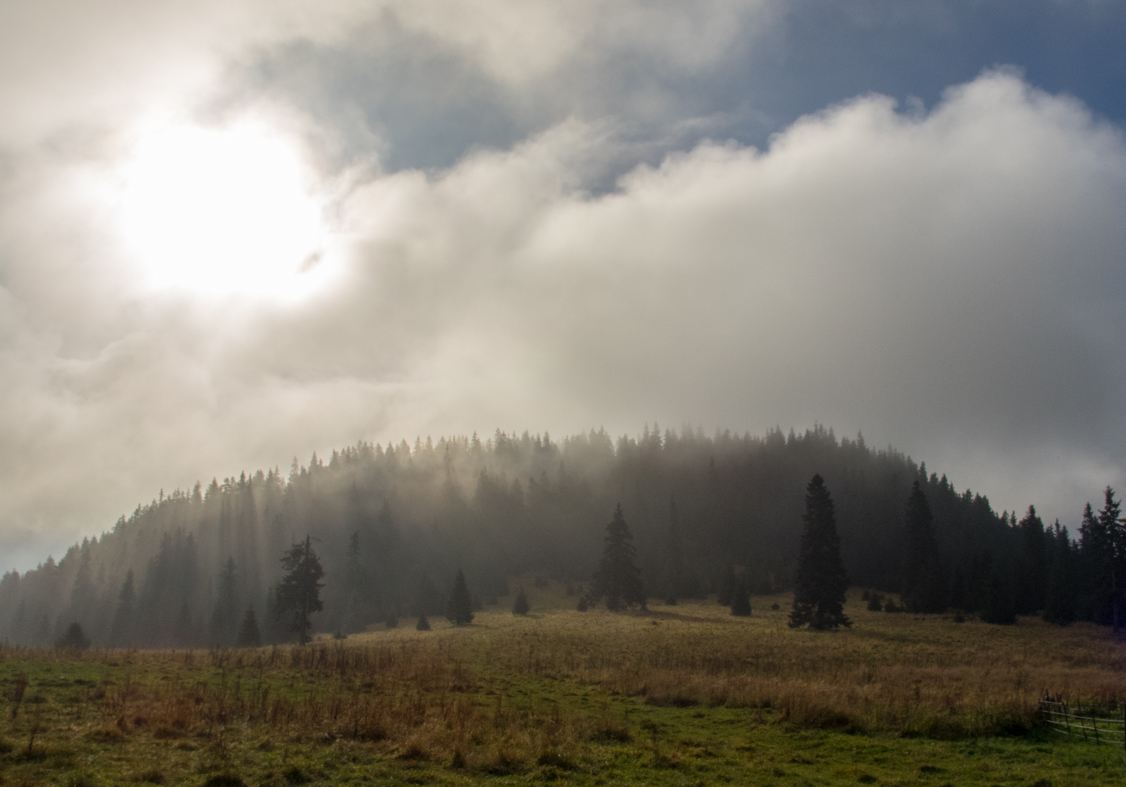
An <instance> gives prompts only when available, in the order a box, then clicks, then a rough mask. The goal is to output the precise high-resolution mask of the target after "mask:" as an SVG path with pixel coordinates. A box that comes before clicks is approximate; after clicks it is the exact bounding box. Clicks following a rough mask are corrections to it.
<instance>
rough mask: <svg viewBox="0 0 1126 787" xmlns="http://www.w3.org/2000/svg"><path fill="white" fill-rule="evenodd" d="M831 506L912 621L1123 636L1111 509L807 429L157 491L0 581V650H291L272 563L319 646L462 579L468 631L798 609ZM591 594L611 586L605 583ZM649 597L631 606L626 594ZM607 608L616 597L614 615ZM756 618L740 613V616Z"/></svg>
mask: <svg viewBox="0 0 1126 787" xmlns="http://www.w3.org/2000/svg"><path fill="white" fill-rule="evenodd" d="M815 474H816V475H819V476H820V477H821V478H822V483H823V484H824V486H825V489H826V490H831V498H832V502H833V505H834V509H833V510H834V521H835V525H836V530H837V533H838V536H839V550H840V555H841V561H842V566H843V570H844V571H845V573H846V575H847V577H848V579H849V581H850V582H851V583H852V584H854V585H858V586H862V587H865V588H870V589H872V591H873V592H880V593H888V594H899V595H900V597H901V599H902V603H903V605H905V606H906V607H908V608H910V609H912V610H914V611H919V612H928V611H939V610H944V609H958V610H964V611H965V612H967V613H976V614H978V615H980V616H981V617H982V618H983V619H986V620H990V621H992V622H997V623H1004V622H1008V621H1011V620H1012V619H1014V617H1015V616H1016V615H1018V614H1031V613H1036V612H1041V613H1042V614H1043V615H1044V616H1045V617H1046V618H1048V619H1050V620H1052V621H1053V622H1057V623H1067V622H1070V621H1072V620H1092V621H1095V622H1097V623H1100V624H1104V625H1121V624H1122V623H1123V621H1124V618H1126V604H1124V603H1123V593H1124V592H1126V536H1124V528H1123V523H1122V519H1121V516H1120V511H1119V508H1118V503H1117V501H1116V499H1115V498H1114V493H1113V491H1112V490H1110V489H1108V490H1106V492H1105V494H1104V504H1103V507H1102V509H1101V510H1100V511H1099V512H1097V513H1096V512H1095V511H1094V510H1093V509H1092V508H1091V507H1090V506H1088V508H1087V510H1086V511H1085V512H1084V513H1083V514H1082V517H1081V519H1080V521H1079V526H1078V534H1079V536H1078V538H1077V539H1072V538H1071V536H1070V534H1069V531H1068V529H1067V528H1066V527H1063V526H1061V525H1060V523H1058V522H1056V523H1054V524H1053V525H1051V526H1045V525H1044V523H1043V522H1042V521H1041V520H1040V518H1039V517H1038V515H1037V514H1036V512H1035V509H1034V508H1032V507H1030V508H1029V509H1028V511H1027V513H1026V514H1025V515H1024V516H1023V517H1022V518H1020V519H1019V520H1018V519H1017V516H1016V515H1015V514H1014V513H1010V512H1007V511H1006V512H1001V513H996V512H994V511H993V509H992V507H991V506H990V503H989V500H988V499H987V498H986V497H984V496H983V495H981V494H975V493H973V492H971V491H970V490H964V491H962V492H959V491H957V490H956V488H955V486H954V484H952V483H951V482H950V481H949V480H948V479H947V478H946V476H941V477H940V476H938V475H936V474H934V473H928V472H927V469H926V466H925V464H916V463H915V462H914V461H913V460H912V459H911V458H910V457H907V456H905V455H903V454H901V453H899V452H897V451H895V450H894V449H892V448H890V447H889V448H887V449H873V448H870V447H869V446H867V445H866V443H865V442H864V439H863V437H862V436H860V435H858V436H857V437H856V438H843V439H838V438H837V437H836V436H835V435H834V434H833V431H832V430H831V429H826V428H824V427H821V426H816V427H814V428H812V429H809V430H807V431H805V432H804V433H800V434H798V433H795V432H793V431H791V432H789V433H788V434H784V433H783V432H782V431H781V430H772V431H770V432H768V433H767V434H766V435H764V436H761V437H755V436H751V435H748V434H743V435H736V434H731V433H729V432H719V433H716V434H714V435H710V436H709V435H705V434H703V433H701V432H700V431H698V430H693V429H691V428H685V429H683V430H680V431H675V430H666V431H661V430H659V429H657V428H648V427H647V428H646V429H645V430H644V432H643V433H642V434H641V435H640V436H637V437H621V438H619V439H617V440H616V441H615V440H613V439H612V438H611V437H610V436H609V435H608V434H606V433H605V432H604V431H602V430H599V431H591V432H589V433H586V434H580V435H575V436H572V437H567V438H565V439H563V440H560V441H555V440H553V439H552V438H551V437H550V436H549V435H546V434H544V435H529V434H528V433H524V434H523V435H520V436H517V435H510V434H507V433H505V432H502V431H499V430H498V431H497V432H496V433H495V434H494V435H493V436H492V437H491V438H489V439H487V440H481V439H479V438H478V437H477V436H476V435H473V436H471V437H451V438H442V439H440V440H438V441H436V442H435V441H432V440H429V439H427V440H425V441H423V440H416V441H415V443H414V445H413V446H412V445H409V444H407V443H406V442H405V441H404V442H401V443H399V444H397V445H387V446H381V445H372V444H368V443H359V444H357V445H356V446H352V447H349V448H346V449H344V450H340V451H333V452H332V454H331V455H330V456H329V457H328V458H327V460H325V459H321V458H318V457H317V456H316V455H314V456H313V458H312V459H311V460H310V461H309V462H308V463H307V464H306V465H304V466H302V465H300V464H299V463H298V462H297V461H296V460H295V461H294V463H293V466H292V468H291V469H290V471H289V473H288V474H285V473H282V472H280V471H279V470H278V469H277V468H274V469H271V470H266V471H262V470H260V471H258V472H256V473H254V474H252V475H246V474H245V473H243V474H241V475H239V476H238V477H229V478H225V479H224V480H223V481H222V482H219V481H218V480H213V481H212V482H211V483H210V484H208V485H207V486H203V485H201V484H197V485H196V486H195V487H194V488H193V489H191V490H178V491H175V492H173V493H172V494H170V495H165V494H164V493H163V492H161V494H160V495H159V496H158V497H157V498H156V499H154V500H153V501H152V502H151V503H149V504H147V505H142V506H138V507H137V508H136V509H135V510H134V511H133V512H132V513H131V514H130V515H129V516H123V517H121V519H119V520H118V522H117V523H116V524H115V525H114V527H113V528H112V529H111V530H109V531H107V532H105V533H103V534H101V535H100V536H97V537H94V538H88V539H84V540H83V541H82V542H81V543H79V544H75V545H74V546H73V547H71V548H70V549H69V550H68V551H67V552H66V554H65V555H64V556H63V557H62V558H61V559H59V560H58V561H55V560H54V559H53V558H48V559H47V560H46V561H44V562H43V563H42V564H40V565H39V566H38V567H37V568H35V569H32V570H30V571H28V572H26V573H24V574H22V575H21V574H19V573H18V572H14V571H13V572H9V573H7V574H5V575H4V576H3V578H2V579H0V639H4V640H7V641H8V642H12V643H20V644H28V645H50V644H52V643H54V642H57V641H60V639H61V638H62V637H64V635H65V634H66V633H67V631H68V630H69V628H70V626H71V624H73V623H78V624H80V626H81V628H82V631H83V632H84V634H85V635H86V636H88V638H89V640H90V641H91V642H92V643H93V644H95V645H111V646H125V645H136V646H144V647H195V646H207V645H221V646H228V645H234V644H236V643H238V642H239V641H240V638H246V637H252V636H253V635H254V633H255V631H256V632H257V637H258V638H259V639H261V640H262V641H264V642H277V641H289V640H294V639H298V638H300V637H301V636H302V634H301V633H300V632H296V631H294V629H293V626H292V621H291V620H290V619H289V617H288V616H289V614H290V613H289V612H286V613H285V614H281V613H279V610H282V609H289V608H290V607H289V605H290V604H291V602H292V599H291V594H290V591H291V589H288V588H287V587H286V586H285V585H284V583H283V579H284V578H285V577H286V576H287V575H288V574H289V573H290V572H291V570H292V568H287V567H286V565H285V564H283V562H282V558H283V557H285V556H287V555H291V552H292V550H294V549H295V548H297V547H298V546H306V547H308V548H309V549H310V550H315V552H316V554H317V555H318V562H319V565H320V566H321V569H322V571H323V576H322V578H321V580H318V581H323V586H322V588H321V590H320V591H319V594H318V595H319V598H318V601H319V604H320V608H319V609H317V610H310V611H309V614H308V619H309V626H310V630H313V629H315V630H318V631H327V632H334V633H335V632H339V633H349V632H354V631H360V630H363V629H365V628H367V627H370V626H372V625H392V624H394V625H398V621H399V620H400V619H414V620H416V622H418V623H421V621H422V619H424V618H426V617H427V616H435V615H444V614H446V613H447V611H448V602H449V599H450V596H451V593H452V592H453V590H454V589H455V584H456V583H457V579H456V578H457V576H458V573H459V571H460V572H461V576H462V580H461V581H462V582H463V583H464V586H465V596H466V597H467V598H468V599H469V604H470V606H471V608H472V609H480V608H482V607H483V606H486V605H490V604H495V603H497V602H498V600H499V598H500V597H506V596H509V595H510V588H509V581H510V580H509V578H510V577H513V576H517V575H524V576H527V575H533V574H534V575H539V576H544V577H552V578H555V579H558V580H560V581H563V582H567V583H572V584H574V585H576V586H578V585H586V586H588V592H586V593H585V594H584V595H583V596H582V599H581V601H580V603H588V604H592V603H594V602H595V601H596V600H597V601H599V602H600V603H608V604H609V603H616V602H614V599H615V598H617V599H618V601H619V602H622V601H623V600H624V603H633V600H634V599H636V598H637V596H638V595H639V594H643V595H644V596H645V597H646V598H648V599H654V600H657V601H660V602H664V603H675V602H676V601H677V600H678V599H684V598H702V597H704V596H706V595H709V594H717V595H718V596H719V597H720V599H721V600H723V601H724V602H725V603H730V600H731V599H732V598H734V597H735V596H738V597H739V599H738V600H739V602H740V604H739V606H740V608H741V609H742V608H743V607H744V605H743V600H742V597H743V596H744V595H746V596H748V597H749V596H750V595H753V594H762V593H775V592H780V591H783V590H790V589H795V590H796V589H798V588H799V587H800V586H801V583H802V581H803V580H802V577H801V573H800V570H799V558H800V554H801V551H802V536H801V534H802V531H803V527H804V525H803V516H804V515H807V514H808V511H807V510H806V509H807V499H806V498H807V496H808V493H809V490H808V484H809V480H810V478H811V477H812V476H814V475H815ZM612 512H613V513H614V516H613V517H611V524H613V522H615V521H618V520H619V518H620V519H621V521H622V522H623V523H624V522H626V521H628V522H629V526H628V530H629V534H630V538H629V539H628V543H626V540H624V539H623V540H621V542H620V543H618V544H617V545H616V546H615V549H617V550H618V552H623V551H625V552H629V553H630V556H631V559H632V560H633V561H634V565H635V567H636V569H637V573H636V577H634V578H633V579H629V581H628V582H627V583H626V585H624V586H621V587H614V586H611V585H607V584H605V582H603V581H602V580H601V579H599V577H600V576H603V575H604V572H603V573H602V574H600V571H601V568H602V563H603V562H604V561H605V560H606V555H605V553H604V547H605V546H606V543H605V540H606V537H607V532H606V525H607V518H608V517H609V515H610V514H611V513H612ZM603 578H604V577H603ZM638 586H640V587H641V588H642V589H641V590H640V591H638V590H637V587H638ZM615 594H616V595H615ZM746 608H747V609H748V610H749V602H748V604H747V605H746Z"/></svg>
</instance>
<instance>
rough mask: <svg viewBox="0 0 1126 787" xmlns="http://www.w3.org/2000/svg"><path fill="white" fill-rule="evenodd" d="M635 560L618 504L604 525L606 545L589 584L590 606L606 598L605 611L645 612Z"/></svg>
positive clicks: (643, 592) (639, 574) (629, 535)
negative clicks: (632, 609) (636, 608)
mask: <svg viewBox="0 0 1126 787" xmlns="http://www.w3.org/2000/svg"><path fill="white" fill-rule="evenodd" d="M636 559H637V550H636V549H634V546H633V535H632V534H631V533H630V532H629V526H628V525H627V524H626V519H625V517H624V516H623V515H622V506H621V504H620V503H619V504H618V507H617V508H615V509H614V518H613V519H612V520H611V521H610V524H608V525H606V542H605V545H604V547H603V550H602V560H601V562H600V563H599V564H598V570H597V571H596V572H595V574H594V579H593V581H592V582H591V585H590V594H589V598H588V601H589V603H590V604H591V605H592V606H593V605H596V604H598V603H599V602H600V601H602V600H603V599H605V600H606V608H607V609H609V610H611V611H613V612H616V611H618V610H620V609H624V608H626V607H632V606H640V607H641V608H642V609H644V608H645V588H644V586H643V585H642V583H641V571H640V570H639V569H638V568H637V564H636Z"/></svg>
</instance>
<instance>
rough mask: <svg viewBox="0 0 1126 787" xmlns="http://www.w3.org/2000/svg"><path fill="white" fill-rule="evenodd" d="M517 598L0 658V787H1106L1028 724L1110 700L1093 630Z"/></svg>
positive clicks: (1100, 641) (1103, 768)
mask: <svg viewBox="0 0 1126 787" xmlns="http://www.w3.org/2000/svg"><path fill="white" fill-rule="evenodd" d="M525 588H526V590H527V591H528V594H529V598H530V601H531V603H532V608H533V612H532V614H531V615H529V616H527V617H517V616H513V615H511V614H509V613H507V612H505V611H501V610H505V609H507V608H508V606H510V603H511V599H502V600H501V605H500V606H499V608H497V609H494V610H491V611H486V612H484V613H479V614H478V616H477V619H476V620H475V621H474V624H473V625H472V626H469V627H466V628H463V629H454V628H450V627H448V626H446V625H445V623H444V621H442V622H438V621H433V622H434V624H435V629H434V630H433V631H431V632H426V633H420V632H416V631H414V630H413V629H411V628H407V627H405V626H404V627H402V628H399V629H395V630H390V631H387V630H380V631H373V632H371V633H368V634H363V635H358V636H353V637H350V638H349V640H348V641H347V642H346V643H344V644H343V645H340V644H338V643H333V642H331V641H323V642H319V643H316V644H315V645H313V646H309V647H306V648H304V649H296V648H295V649H288V648H279V649H269V648H266V649H262V650H260V651H242V652H237V651H236V652H206V651H196V652H194V653H185V652H182V651H181V652H137V651H134V652H123V651H109V652H104V651H103V652H87V653H84V654H67V653H60V652H55V651H28V650H22V649H13V648H8V649H0V696H2V697H3V698H4V699H5V703H6V704H5V706H4V711H3V716H2V717H0V787H11V786H13V785H39V784H51V785H56V784H61V785H91V786H92V785H116V784H136V785H145V784H158V785H198V786H199V787H202V786H203V785H210V786H211V787H223V786H224V785H226V787H231V786H232V785H238V784H245V785H278V786H279V787H287V786H289V785H302V784H309V785H314V784H357V785H359V784H451V785H453V784H468V783H480V782H489V783H497V784H542V783H546V782H558V783H568V784H590V785H596V784H669V785H674V784H675V785H683V784H701V785H711V784H724V783H729V784H794V785H799V784H800V785H805V784H924V785H927V784H929V785H943V784H957V785H961V784H971V785H973V784H980V785H994V784H1016V785H1033V784H1037V783H1039V784H1041V785H1043V784H1047V783H1050V784H1053V785H1071V784H1075V785H1079V784H1120V783H1123V782H1126V752H1124V751H1123V749H1122V747H1114V746H1108V745H1103V746H1096V745H1094V744H1093V743H1085V742H1083V741H1082V740H1078V739H1069V738H1066V737H1064V736H1061V735H1057V734H1054V733H1052V732H1050V731H1047V730H1045V729H1043V728H1042V727H1040V726H1038V725H1037V724H1036V723H1035V715H1034V713H1032V714H1031V715H1029V711H1028V708H1030V707H1031V708H1033V709H1034V708H1035V702H1036V698H1037V697H1038V695H1039V693H1040V692H1041V691H1042V690H1043V689H1045V688H1047V689H1049V690H1052V691H1064V692H1067V693H1070V694H1071V696H1072V697H1073V698H1076V699H1082V700H1084V701H1085V702H1086V703H1090V704H1097V705H1101V706H1103V707H1106V708H1112V707H1113V708H1119V709H1120V708H1121V705H1120V704H1119V703H1120V700H1121V699H1122V698H1124V697H1126V686H1124V685H1123V679H1122V677H1121V675H1122V670H1121V667H1122V663H1121V659H1122V656H1121V655H1120V652H1121V648H1120V646H1119V645H1116V644H1115V643H1114V642H1112V641H1111V640H1110V638H1109V636H1108V634H1107V632H1105V631H1103V630H1101V629H1096V628H1093V627H1084V626H1077V627H1072V628H1070V629H1056V628H1052V627H1047V626H1044V625H1043V624H1042V623H1040V622H1039V621H1034V620H1022V621H1021V623H1020V625H1018V626H1016V627H1011V628H996V627H989V626H984V625H983V624H980V623H976V622H967V623H955V622H954V621H953V620H952V618H949V617H945V618H944V617H938V616H935V617H927V618H919V619H916V618H914V617H912V616H908V615H886V614H880V613H868V612H867V611H866V610H863V609H862V607H861V605H860V604H859V602H858V601H857V602H855V603H852V604H850V605H849V608H848V612H849V614H850V615H851V616H852V617H853V620H854V622H855V625H854V627H853V629H852V630H851V631H841V632H834V633H827V634H816V633H811V632H801V631H791V630H789V629H788V628H786V626H785V613H786V609H785V599H781V598H780V599H763V598H757V597H756V598H755V599H754V600H753V602H754V605H755V615H754V616H753V617H752V618H750V619H749V620H740V619H735V618H732V617H730V616H729V615H725V614H724V613H725V610H724V609H723V608H721V607H719V606H718V605H716V604H714V603H710V604H706V603H702V602H701V603H696V604H681V605H679V606H676V607H664V606H657V607H654V609H653V610H651V612H650V613H649V614H639V615H610V614H608V613H605V612H601V611H599V612H591V613H585V614H582V613H577V612H573V611H571V610H570V606H571V602H572V601H573V599H569V598H567V597H565V596H563V594H562V593H561V592H560V591H559V589H558V588H557V587H555V586H554V585H553V586H552V587H549V588H546V589H544V588H535V587H534V586H533V585H532V583H526V584H525ZM774 601H778V602H779V603H780V604H781V606H782V609H780V610H778V611H772V610H770V608H769V607H770V604H771V603H772V602H774ZM20 676H24V677H26V689H25V690H24V692H23V697H22V699H21V701H20V702H18V703H16V702H14V701H13V700H14V698H15V695H16V693H17V687H18V686H19V685H20ZM1046 681H1048V682H1050V684H1049V685H1044V686H1041V685H1039V684H1040V683H1042V682H1046ZM865 703H867V704H865ZM1118 712H1121V711H1120V710H1119V711H1118ZM934 718H942V719H945V721H944V722H943V723H942V724H938V723H935V722H934ZM927 719H931V721H930V722H926V720H927ZM1006 725H1008V726H1006Z"/></svg>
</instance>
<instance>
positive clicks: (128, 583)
mask: <svg viewBox="0 0 1126 787" xmlns="http://www.w3.org/2000/svg"><path fill="white" fill-rule="evenodd" d="M135 603H136V592H135V591H134V589H133V569H129V570H128V571H126V572H125V581H124V582H122V583H121V592H120V593H118V595H117V611H116V612H115V613H114V615H113V628H112V629H111V630H110V637H109V640H110V644H111V645H113V646H115V647H121V646H123V645H128V644H129V643H130V642H131V640H132V637H133V608H134V605H135Z"/></svg>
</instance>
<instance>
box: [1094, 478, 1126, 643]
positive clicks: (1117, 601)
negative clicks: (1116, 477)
mask: <svg viewBox="0 0 1126 787" xmlns="http://www.w3.org/2000/svg"><path fill="white" fill-rule="evenodd" d="M1121 511H1122V506H1121V504H1120V503H1119V502H1118V501H1117V500H1115V499H1114V490H1113V489H1111V488H1110V487H1109V486H1108V487H1107V488H1106V489H1105V490H1103V507H1102V510H1100V511H1099V526H1100V527H1101V528H1102V530H1103V532H1104V533H1106V540H1107V544H1108V545H1109V550H1110V554H1109V556H1108V557H1107V559H1106V560H1107V563H1108V564H1109V570H1108V571H1107V574H1108V575H1109V583H1108V584H1109V586H1108V587H1106V588H1105V590H1106V592H1107V595H1109V597H1110V606H1111V626H1113V627H1114V630H1115V631H1118V629H1119V627H1120V626H1122V625H1123V623H1126V621H1124V620H1123V614H1124V612H1126V610H1124V609H1123V604H1122V596H1123V591H1124V590H1126V565H1124V563H1126V528H1124V524H1126V523H1124V522H1123V520H1122V518H1121V517H1120V516H1119V514H1120V513H1121Z"/></svg>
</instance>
